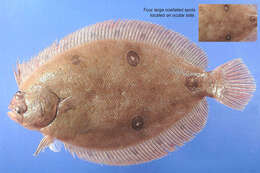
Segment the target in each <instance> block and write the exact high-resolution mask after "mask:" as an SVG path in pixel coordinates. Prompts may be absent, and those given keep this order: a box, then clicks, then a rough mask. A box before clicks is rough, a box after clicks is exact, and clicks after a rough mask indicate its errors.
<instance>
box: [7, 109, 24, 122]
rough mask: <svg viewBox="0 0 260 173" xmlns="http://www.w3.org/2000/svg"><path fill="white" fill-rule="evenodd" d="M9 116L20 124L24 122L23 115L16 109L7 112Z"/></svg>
mask: <svg viewBox="0 0 260 173" xmlns="http://www.w3.org/2000/svg"><path fill="white" fill-rule="evenodd" d="M7 114H8V116H9V118H10V119H11V120H13V121H15V122H17V123H18V124H22V123H23V116H22V115H20V114H18V113H16V112H14V111H9V112H7Z"/></svg>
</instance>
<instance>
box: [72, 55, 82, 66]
mask: <svg viewBox="0 0 260 173" xmlns="http://www.w3.org/2000/svg"><path fill="white" fill-rule="evenodd" d="M71 62H72V64H74V65H78V64H79V63H80V59H79V56H78V55H74V56H72V58H71Z"/></svg>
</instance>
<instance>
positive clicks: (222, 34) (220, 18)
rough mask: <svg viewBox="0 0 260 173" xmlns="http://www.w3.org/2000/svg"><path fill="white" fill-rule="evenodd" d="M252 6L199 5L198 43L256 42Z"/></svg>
mask: <svg viewBox="0 0 260 173" xmlns="http://www.w3.org/2000/svg"><path fill="white" fill-rule="evenodd" d="M256 39H257V6H256V5H254V4H199V41H256Z"/></svg>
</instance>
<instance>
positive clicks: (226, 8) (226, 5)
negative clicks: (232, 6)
mask: <svg viewBox="0 0 260 173" xmlns="http://www.w3.org/2000/svg"><path fill="white" fill-rule="evenodd" d="M224 10H225V12H228V10H229V5H228V4H225V5H224Z"/></svg>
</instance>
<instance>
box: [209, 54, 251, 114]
mask: <svg viewBox="0 0 260 173" xmlns="http://www.w3.org/2000/svg"><path fill="white" fill-rule="evenodd" d="M213 73H220V78H221V79H220V80H221V81H222V82H221V86H220V87H219V89H218V91H217V94H216V95H215V98H216V99H217V100H218V101H219V102H220V103H222V104H224V105H226V106H228V107H230V108H233V109H237V110H240V111H242V110H244V108H245V106H246V105H247V104H248V102H249V101H250V100H251V98H252V96H253V93H254V91H255V89H256V84H255V80H254V78H253V76H252V75H251V73H250V71H249V70H248V68H247V66H246V65H245V64H244V63H243V61H242V59H234V60H232V61H229V62H227V63H225V64H223V65H221V66H219V67H217V68H216V69H215V70H213Z"/></svg>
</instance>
